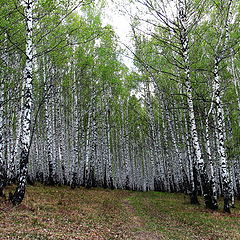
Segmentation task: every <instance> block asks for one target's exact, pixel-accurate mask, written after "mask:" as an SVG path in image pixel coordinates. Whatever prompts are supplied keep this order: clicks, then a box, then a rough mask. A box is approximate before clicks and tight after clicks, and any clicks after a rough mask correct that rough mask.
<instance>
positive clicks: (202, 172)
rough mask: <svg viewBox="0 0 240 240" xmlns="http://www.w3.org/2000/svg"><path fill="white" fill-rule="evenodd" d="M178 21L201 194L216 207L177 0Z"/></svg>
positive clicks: (183, 21)
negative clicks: (198, 127)
mask: <svg viewBox="0 0 240 240" xmlns="http://www.w3.org/2000/svg"><path fill="white" fill-rule="evenodd" d="M178 10H179V21H180V28H181V32H180V41H181V45H182V56H183V61H184V71H185V86H186V95H187V105H188V113H189V120H190V129H191V137H192V142H193V148H194V151H195V154H196V160H197V170H198V172H199V176H200V179H201V184H202V189H203V195H204V199H205V205H206V207H207V208H210V209H216V207H215V206H216V204H215V201H214V198H213V197H212V196H211V192H212V191H211V189H210V188H211V186H210V184H209V180H208V176H207V173H206V168H205V164H204V161H203V157H202V152H201V148H200V142H199V138H198V133H197V125H196V120H195V113H194V107H193V96H192V92H193V90H192V86H191V81H190V63H189V40H188V22H187V13H186V2H185V1H182V0H179V9H178Z"/></svg>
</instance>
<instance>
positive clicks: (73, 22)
mask: <svg viewBox="0 0 240 240" xmlns="http://www.w3.org/2000/svg"><path fill="white" fill-rule="evenodd" d="M135 4H136V9H137V10H138V11H137V14H136V15H135V16H134V17H133V20H132V26H131V28H132V33H131V34H132V41H133V47H130V46H127V48H128V49H129V50H130V51H131V54H132V56H133V64H134V68H133V69H129V68H128V67H127V66H126V65H125V64H124V61H123V59H122V54H123V53H124V50H123V49H121V47H120V46H119V44H118V38H117V35H116V33H115V32H114V30H113V28H112V27H111V26H110V25H104V24H103V20H102V19H103V8H102V7H101V6H98V4H93V3H91V2H87V1H82V2H77V1H69V2H68V3H61V2H58V1H56V2H54V3H53V2H51V3H50V2H47V1H32V0H26V1H22V2H18V3H17V4H16V5H14V2H13V1H5V0H4V1H3V4H2V5H1V7H0V11H1V19H0V22H1V24H0V27H1V32H0V57H1V61H0V67H1V72H0V77H1V81H0V104H1V105H0V196H2V197H5V196H4V188H5V187H6V185H9V184H16V185H15V186H16V191H15V192H14V193H13V194H10V196H9V198H10V200H11V201H12V203H13V204H14V205H17V204H20V203H21V202H22V200H23V198H24V194H25V190H26V184H27V183H29V184H34V183H35V182H41V183H43V184H47V185H62V184H64V185H69V186H71V188H76V187H79V186H84V187H88V188H91V187H104V188H110V189H114V188H118V189H129V190H138V191H167V192H182V193H185V194H188V195H189V196H190V201H191V203H193V204H199V201H198V197H199V196H203V197H204V202H205V206H206V208H209V209H212V210H216V209H218V208H219V206H218V199H219V197H221V196H223V198H224V211H225V212H230V211H231V210H230V208H231V207H233V206H234V201H235V198H236V197H239V195H240V181H239V174H240V164H239V163H240V162H239V160H240V159H239V156H240V154H239V153H240V138H239V136H240V128H239V119H240V117H239V114H240V113H239V76H240V74H239V73H240V72H239V71H240V68H239V66H240V64H239V27H238V24H239V2H238V1H235V0H229V1H225V2H223V1H214V2H212V1H203V0H198V1H197V0H185V1H182V0H176V1H167V0H161V1H155V0H148V1H145V0H143V1H138V0H136V1H135ZM138 7H139V9H138ZM170 9H171V11H170ZM80 12H81V14H79V13H80ZM143 16H146V18H144V17H143ZM145 24H147V25H148V27H146V26H145Z"/></svg>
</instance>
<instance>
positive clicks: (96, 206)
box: [0, 184, 240, 240]
mask: <svg viewBox="0 0 240 240" xmlns="http://www.w3.org/2000/svg"><path fill="white" fill-rule="evenodd" d="M10 190H13V187H9V188H8V189H7V191H10ZM188 201H189V200H188V198H187V197H186V196H184V195H183V194H170V193H159V192H147V193H142V192H132V191H124V190H106V189H100V188H93V189H84V188H77V189H74V190H72V189H70V188H69V187H66V186H61V187H49V186H43V185H39V184H37V185H35V186H29V187H28V188H27V193H26V197H25V199H24V201H23V203H22V204H21V205H20V206H17V207H11V206H10V205H9V204H7V203H0V236H1V237H0V239H1V240H5V239H12V240H13V239H44V240H48V239H53V240H58V239H59V240H60V239H64V240H70V239H71V240H72V239H86V240H92V239H93V240H94V239H98V240H112V239H126V240H130V239H144V240H155V239H174V240H177V239H240V218H239V217H240V211H239V207H240V206H239V205H238V204H237V206H236V209H233V210H232V212H233V213H232V214H231V215H228V214H223V213H222V212H221V211H216V212H210V211H207V210H206V209H204V205H203V204H201V205H200V206H193V205H190V204H189V203H188ZM201 201H202V200H201ZM220 204H221V206H220V207H222V202H221V203H220Z"/></svg>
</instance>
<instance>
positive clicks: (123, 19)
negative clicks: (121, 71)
mask: <svg viewBox="0 0 240 240" xmlns="http://www.w3.org/2000/svg"><path fill="white" fill-rule="evenodd" d="M128 2H129V1H128ZM125 3H127V1H126V0H122V1H121V2H119V3H117V2H116V1H114V2H113V1H111V0H107V6H106V8H105V14H104V17H103V24H104V25H107V24H110V25H111V26H112V27H113V29H114V30H115V33H116V34H117V36H118V37H119V44H120V46H121V47H122V48H124V49H125V46H124V44H126V45H128V46H130V45H131V27H130V17H129V16H128V15H127V14H124V13H123V12H121V10H123V8H124V7H123V6H124V5H125ZM121 4H122V6H121ZM125 6H126V5H125ZM128 55H129V56H131V53H130V52H128ZM123 62H124V63H125V64H126V65H127V66H128V67H129V68H133V63H132V61H131V59H129V58H128V57H127V56H123Z"/></svg>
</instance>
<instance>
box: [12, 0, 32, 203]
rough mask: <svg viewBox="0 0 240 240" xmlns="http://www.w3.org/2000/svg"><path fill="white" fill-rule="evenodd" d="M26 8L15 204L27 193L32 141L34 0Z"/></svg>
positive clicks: (27, 3)
mask: <svg viewBox="0 0 240 240" xmlns="http://www.w3.org/2000/svg"><path fill="white" fill-rule="evenodd" d="M25 4H26V5H25V9H26V65H25V71H24V82H25V86H24V96H23V97H24V104H23V109H22V111H23V121H22V136H21V139H20V153H21V155H20V176H19V180H18V185H17V188H16V191H15V193H14V195H13V197H12V199H11V201H12V203H13V205H17V204H20V203H21V202H22V200H23V198H24V195H25V188H26V183H27V173H28V166H27V165H28V159H29V151H30V141H31V130H30V128H31V111H32V72H33V66H32V65H33V61H32V60H33V45H32V26H33V17H32V9H33V1H32V0H27V1H25Z"/></svg>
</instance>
